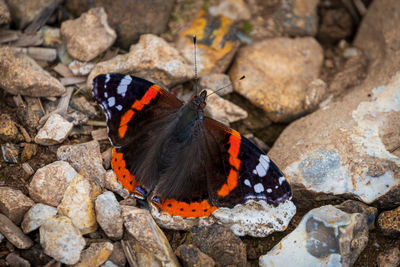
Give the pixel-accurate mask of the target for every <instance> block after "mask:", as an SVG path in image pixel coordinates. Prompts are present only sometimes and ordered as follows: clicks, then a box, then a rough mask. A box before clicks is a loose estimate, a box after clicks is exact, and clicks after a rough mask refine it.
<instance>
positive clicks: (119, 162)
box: [111, 147, 136, 193]
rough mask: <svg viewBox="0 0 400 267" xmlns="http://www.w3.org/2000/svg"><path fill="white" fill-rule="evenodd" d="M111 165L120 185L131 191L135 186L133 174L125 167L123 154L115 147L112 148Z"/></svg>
mask: <svg viewBox="0 0 400 267" xmlns="http://www.w3.org/2000/svg"><path fill="white" fill-rule="evenodd" d="M111 166H112V168H113V170H114V173H115V175H116V176H117V179H118V181H119V182H120V183H121V185H122V186H123V187H124V188H125V189H126V190H128V191H129V192H130V193H133V192H134V191H135V186H136V181H135V176H134V175H132V174H131V173H130V172H129V170H128V169H127V168H126V163H125V160H124V157H123V154H122V153H118V152H117V150H116V148H115V147H114V148H113V154H112V160H111Z"/></svg>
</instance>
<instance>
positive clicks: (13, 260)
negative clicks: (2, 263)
mask: <svg viewBox="0 0 400 267" xmlns="http://www.w3.org/2000/svg"><path fill="white" fill-rule="evenodd" d="M6 261H7V263H8V264H9V265H10V266H11V267H30V266H31V264H30V263H29V261H27V260H25V259H24V258H22V257H20V256H19V255H18V254H17V253H15V252H13V253H10V254H8V255H7V257H6Z"/></svg>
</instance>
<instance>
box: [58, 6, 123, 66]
mask: <svg viewBox="0 0 400 267" xmlns="http://www.w3.org/2000/svg"><path fill="white" fill-rule="evenodd" d="M61 35H62V36H63V38H64V39H65V41H66V44H67V50H68V53H69V54H70V55H71V56H72V57H74V58H76V59H79V60H81V61H90V60H92V59H94V58H95V57H97V56H98V55H99V54H100V53H102V52H104V51H105V50H107V49H108V48H109V47H110V46H111V45H112V44H113V43H114V41H115V39H116V38H117V35H116V33H115V31H114V30H113V29H112V28H111V27H110V26H109V25H108V23H107V14H106V12H105V11H104V8H102V7H99V8H92V9H90V10H89V11H88V12H87V13H84V14H82V15H81V16H80V17H79V18H77V19H75V20H67V21H64V22H63V23H62V24H61Z"/></svg>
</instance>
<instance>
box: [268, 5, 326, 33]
mask: <svg viewBox="0 0 400 267" xmlns="http://www.w3.org/2000/svg"><path fill="white" fill-rule="evenodd" d="M280 2H281V5H280V8H279V9H278V10H277V11H276V12H275V14H274V21H275V23H276V24H277V25H278V26H279V27H281V28H282V30H283V32H285V33H287V34H289V35H294V36H315V35H316V34H317V30H318V15H317V6H318V0H281V1H280Z"/></svg>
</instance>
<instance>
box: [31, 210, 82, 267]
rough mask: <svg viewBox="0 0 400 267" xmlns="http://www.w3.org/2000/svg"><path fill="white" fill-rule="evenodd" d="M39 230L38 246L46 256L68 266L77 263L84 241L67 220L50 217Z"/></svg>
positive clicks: (61, 217) (77, 230) (76, 229)
mask: <svg viewBox="0 0 400 267" xmlns="http://www.w3.org/2000/svg"><path fill="white" fill-rule="evenodd" d="M39 230H40V245H41V246H42V247H43V249H44V252H45V253H46V254H47V255H49V256H50V257H52V258H54V259H55V260H57V261H59V262H62V263H64V264H69V265H72V264H76V263H77V262H78V261H79V258H80V255H81V251H82V250H83V248H84V247H85V239H84V238H83V237H82V234H81V232H80V231H79V229H78V228H77V227H75V226H74V224H73V223H72V221H71V220H70V219H69V218H67V217H64V216H60V217H52V218H51V219H49V220H47V221H46V222H45V223H44V224H42V226H41V227H40V229H39Z"/></svg>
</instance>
